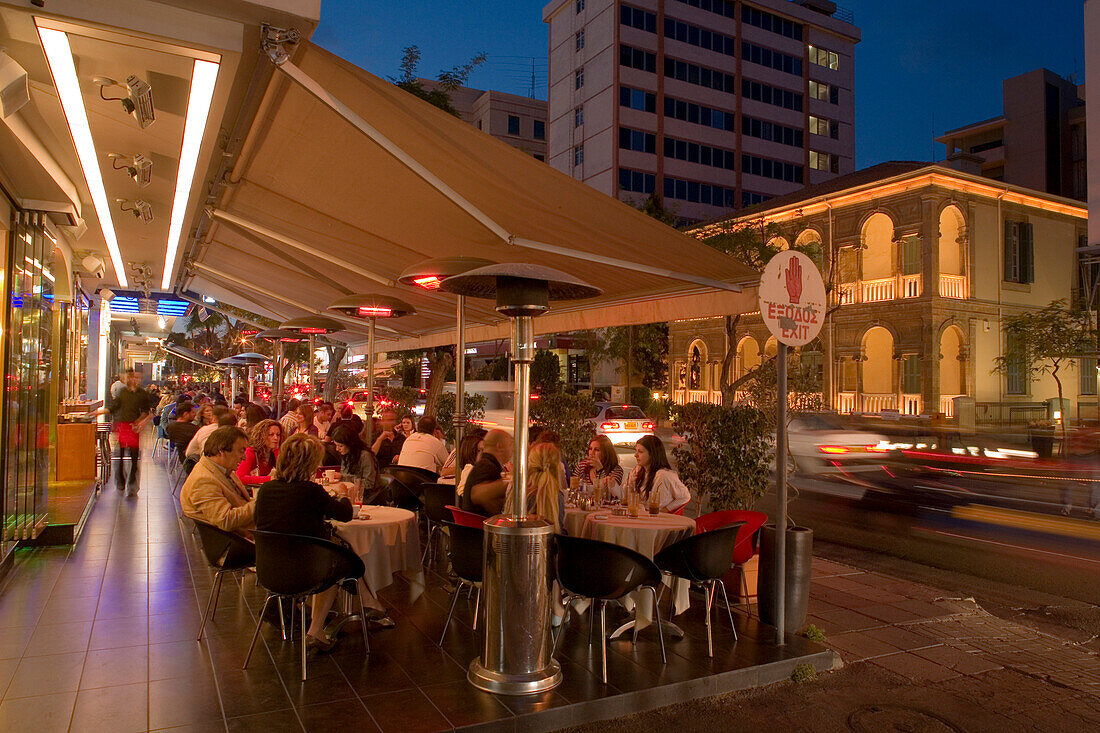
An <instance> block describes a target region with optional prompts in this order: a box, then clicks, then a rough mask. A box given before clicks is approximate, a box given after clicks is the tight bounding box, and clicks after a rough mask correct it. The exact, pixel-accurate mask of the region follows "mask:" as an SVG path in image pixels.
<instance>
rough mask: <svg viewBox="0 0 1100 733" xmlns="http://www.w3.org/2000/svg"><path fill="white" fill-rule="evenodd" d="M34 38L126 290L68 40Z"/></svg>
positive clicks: (42, 34) (54, 35) (50, 35)
mask: <svg viewBox="0 0 1100 733" xmlns="http://www.w3.org/2000/svg"><path fill="white" fill-rule="evenodd" d="M38 36H39V38H40V39H41V40H42V49H43V50H44V51H45V52H46V61H47V62H48V63H49V66H50V75H51V76H53V85H54V87H55V88H56V89H57V96H58V98H60V100H61V108H62V109H63V110H64V112H65V120H66V122H68V123H69V132H70V134H72V137H73V144H74V145H75V146H76V154H77V157H78V158H79V159H80V167H81V169H82V170H83V171H84V180H85V181H86V182H87V183H88V190H89V192H90V193H91V195H92V206H93V207H94V208H95V213H96V217H97V218H98V219H99V226H100V229H102V230H103V239H104V241H105V242H106V243H107V251H108V252H109V253H110V255H111V264H112V265H113V266H114V269H115V276H116V277H117V278H118V284H119V285H121V286H123V287H126V285H127V282H126V270H125V269H124V268H123V266H122V254H121V253H120V252H119V249H118V239H117V237H116V235H115V225H114V221H113V220H112V219H111V206H110V204H109V203H108V202H107V191H106V189H105V188H104V187H103V174H102V173H101V172H100V170H99V159H98V156H97V155H96V152H95V143H94V142H93V141H92V128H91V126H90V125H89V124H88V112H87V110H85V109H84V97H83V96H82V95H81V93H80V80H79V79H77V76H76V66H75V65H74V64H73V52H72V49H71V48H70V47H69V37H68V36H67V35H66V34H65V33H64V32H63V31H58V30H53V29H52V28H39V29H38ZM196 63H198V62H196Z"/></svg>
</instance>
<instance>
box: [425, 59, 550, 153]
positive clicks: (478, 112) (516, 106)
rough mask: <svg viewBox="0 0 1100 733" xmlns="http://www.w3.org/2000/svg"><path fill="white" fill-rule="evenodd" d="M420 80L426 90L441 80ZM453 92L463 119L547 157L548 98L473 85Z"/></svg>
mask: <svg viewBox="0 0 1100 733" xmlns="http://www.w3.org/2000/svg"><path fill="white" fill-rule="evenodd" d="M417 81H419V82H420V84H421V85H422V86H423V87H424V88H426V89H433V88H438V87H439V82H437V81H433V80H431V79H418V80H417ZM449 94H450V96H451V105H452V106H453V107H454V108H455V110H457V111H458V114H459V116H461V117H462V119H463V120H465V121H466V122H469V123H470V124H471V125H473V126H474V127H476V128H477V129H479V130H481V131H482V132H487V133H489V134H490V135H492V136H493V137H495V138H497V139H498V140H503V141H504V142H506V143H508V144H509V145H511V146H512V147H515V148H519V149H520V150H522V151H523V152H525V153H527V154H528V155H533V156H534V157H535V158H537V159H538V160H546V119H547V103H546V102H545V101H544V100H541V99H534V98H533V97H523V96H520V95H518V94H508V93H507V92H498V91H495V90H492V89H489V90H482V89H472V88H471V87H458V88H457V89H453V90H451V91H450V92H449Z"/></svg>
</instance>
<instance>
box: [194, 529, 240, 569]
mask: <svg viewBox="0 0 1100 733" xmlns="http://www.w3.org/2000/svg"><path fill="white" fill-rule="evenodd" d="M192 521H193V522H194V523H195V528H196V529H197V530H198V531H199V540H200V541H201V542H202V553H203V555H205V556H206V561H207V562H208V563H210V564H211V565H212V566H213V567H215V568H218V569H219V570H241V569H243V568H247V567H248V566H249V565H253V564H255V562H256V545H254V544H252V543H251V542H249V541H248V540H247V539H245V538H244V537H241V536H240V535H239V534H236V533H234V532H227V531H225V530H224V529H220V528H218V527H215V526H214V525H212V524H207V523H206V522H200V521H199V520H197V519H194V520H192Z"/></svg>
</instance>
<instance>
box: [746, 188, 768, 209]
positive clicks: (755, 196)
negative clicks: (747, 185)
mask: <svg viewBox="0 0 1100 733" xmlns="http://www.w3.org/2000/svg"><path fill="white" fill-rule="evenodd" d="M770 198H771V196H768V195H767V194H764V193H753V192H752V191H742V192H741V205H742V206H752V205H754V204H762V203H764V202H765V201H767V200H768V199H770Z"/></svg>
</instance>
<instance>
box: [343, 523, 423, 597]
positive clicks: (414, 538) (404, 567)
mask: <svg viewBox="0 0 1100 733" xmlns="http://www.w3.org/2000/svg"><path fill="white" fill-rule="evenodd" d="M366 510H367V512H369V513H370V519H353V520H351V521H350V522H333V524H334V525H335V526H336V532H337V533H338V534H339V535H340V536H341V537H343V538H344V539H345V540H347V542H348V544H349V545H351V547H352V549H354V550H355V553H356V554H357V555H359V557H360V558H362V560H363V565H364V566H366V572H365V573H364V574H363V580H364V581H365V582H366V584H367V588H369V589H370V591H371V593H377V592H378V591H379V590H381V589H382V588H385V587H386V586H388V585H390V584H391V583H393V575H394V573H404V574H405V577H406V578H408V579H409V581H410V582H412V583H413V584H414V585H416V586H419V587H421V588H423V585H424V568H423V567H421V565H420V533H419V531H418V529H417V526H416V515H415V514H413V513H412V512H410V511H408V510H407V509H398V508H396V507H388V506H367V507H366Z"/></svg>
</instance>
